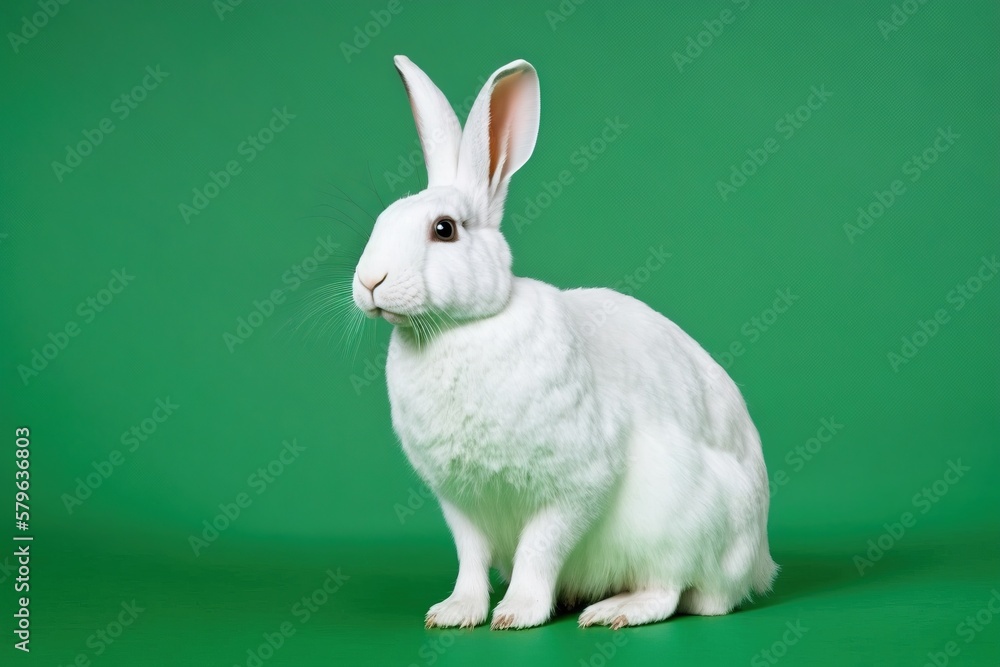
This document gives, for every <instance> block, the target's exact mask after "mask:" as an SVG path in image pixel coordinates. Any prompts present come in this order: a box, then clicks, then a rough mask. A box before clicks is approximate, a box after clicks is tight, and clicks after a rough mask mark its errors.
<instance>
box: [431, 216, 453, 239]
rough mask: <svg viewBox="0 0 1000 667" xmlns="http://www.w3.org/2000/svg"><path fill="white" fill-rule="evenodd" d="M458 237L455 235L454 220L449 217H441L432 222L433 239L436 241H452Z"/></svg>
mask: <svg viewBox="0 0 1000 667" xmlns="http://www.w3.org/2000/svg"><path fill="white" fill-rule="evenodd" d="M457 238H458V237H457V236H456V235H455V221H454V220H452V219H451V218H441V219H440V220H438V221H437V222H435V223H434V239H435V240H437V241H454V240H456V239H457Z"/></svg>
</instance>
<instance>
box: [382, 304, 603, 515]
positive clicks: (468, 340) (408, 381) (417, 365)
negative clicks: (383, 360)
mask: <svg viewBox="0 0 1000 667" xmlns="http://www.w3.org/2000/svg"><path fill="white" fill-rule="evenodd" d="M498 317H500V316H498ZM498 317H495V318H491V320H489V321H487V322H481V323H473V324H470V325H463V326H461V327H456V328H454V329H451V330H449V331H446V332H445V333H443V334H442V335H440V336H438V337H437V338H435V339H434V340H433V341H431V342H429V343H426V344H425V345H423V346H417V345H415V344H414V343H413V342H412V341H410V340H409V339H408V338H407V337H406V336H405V334H401V333H400V332H399V331H395V332H394V333H393V337H392V341H391V343H390V349H389V355H388V362H387V366H386V379H387V385H388V389H389V399H390V403H391V406H392V421H393V427H394V429H395V431H396V433H397V435H398V436H399V438H400V441H401V443H402V447H403V450H404V452H405V453H406V455H407V457H408V458H409V460H410V462H411V464H412V465H413V467H414V468H415V469H416V471H417V472H418V474H420V476H421V477H422V478H423V479H424V480H425V481H426V482H427V483H428V484H429V485H430V486H431V488H433V489H434V490H435V491H436V492H438V493H440V494H443V495H445V496H446V497H449V498H450V499H452V500H455V501H456V502H458V501H461V500H462V499H465V500H468V501H470V502H480V501H488V500H489V499H488V498H484V497H481V496H483V495H484V494H490V493H496V494H501V495H509V494H510V492H511V491H515V492H516V494H517V495H519V496H520V497H524V498H527V499H533V500H537V501H544V500H545V499H547V498H548V497H549V496H552V495H565V492H566V491H567V490H568V489H567V487H572V488H576V489H579V488H580V487H581V486H582V487H586V486H592V485H594V484H603V483H605V479H606V477H607V475H608V472H609V470H610V469H611V468H612V467H614V461H613V460H612V459H615V458H616V457H617V456H618V453H617V451H616V449H615V447H614V445H613V441H614V439H615V430H616V427H615V425H614V424H612V423H609V420H608V418H607V416H606V415H604V414H602V410H601V402H600V401H599V400H598V398H597V393H596V391H595V388H594V378H593V377H592V373H591V370H590V366H589V364H588V363H587V360H586V358H585V357H584V355H583V352H582V350H581V348H580V346H578V345H576V344H575V342H574V340H573V338H572V336H571V335H570V333H569V332H568V331H567V330H566V329H565V328H564V327H559V326H555V325H558V324H559V323H558V322H555V323H550V324H551V325H553V326H550V327H549V328H546V327H545V326H544V325H545V324H546V322H545V321H544V320H545V318H544V317H541V318H538V317H536V318H535V319H534V321H525V319H524V317H523V316H521V317H507V318H502V319H501V321H499V322H497V321H494V320H497V319H498ZM540 320H541V321H540ZM540 324H541V325H542V326H541V328H539V325H540Z"/></svg>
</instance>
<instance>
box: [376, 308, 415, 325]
mask: <svg viewBox="0 0 1000 667" xmlns="http://www.w3.org/2000/svg"><path fill="white" fill-rule="evenodd" d="M372 316H373V317H381V318H382V319H384V320H385V321H386V322H388V323H389V324H395V325H405V324H406V323H407V322H408V320H407V317H406V315H400V314H399V313H394V312H392V311H391V310H386V309H385V308H379V307H377V306H376V308H375V310H374V311H373V312H372Z"/></svg>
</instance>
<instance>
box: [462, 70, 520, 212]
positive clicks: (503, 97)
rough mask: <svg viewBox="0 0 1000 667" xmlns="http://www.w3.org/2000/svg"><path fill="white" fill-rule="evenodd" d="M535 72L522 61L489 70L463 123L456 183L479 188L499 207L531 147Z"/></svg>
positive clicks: (475, 188)
mask: <svg viewBox="0 0 1000 667" xmlns="http://www.w3.org/2000/svg"><path fill="white" fill-rule="evenodd" d="M539 105H540V98H539V92H538V75H537V74H536V72H535V68H534V67H532V66H531V64H530V63H528V62H526V61H524V60H515V61H514V62H512V63H510V64H509V65H505V66H503V67H501V68H500V69H498V70H497V71H496V72H494V73H493V76H491V77H490V79H489V81H487V82H486V85H485V86H484V87H483V89H482V91H481V92H480V93H479V96H478V97H477V98H476V101H475V103H474V104H473V105H472V110H471V111H469V119H468V120H467V121H466V123H465V131H464V132H463V134H462V145H461V148H460V149H459V158H458V181H457V182H458V184H459V185H460V186H461V187H464V188H468V189H472V190H477V189H478V190H482V189H485V190H486V192H485V194H486V195H487V197H488V199H489V200H490V201H491V203H494V204H495V203H496V202H497V200H498V199H499V204H500V205H501V206H502V204H503V197H504V196H505V195H506V193H507V182H508V181H509V180H510V177H511V175H512V174H513V173H514V172H515V171H517V170H518V169H520V168H521V165H523V164H524V163H525V162H526V161H527V160H528V158H529V157H531V152H532V151H533V150H534V149H535V139H536V138H537V137H538V116H539V109H540V106H539Z"/></svg>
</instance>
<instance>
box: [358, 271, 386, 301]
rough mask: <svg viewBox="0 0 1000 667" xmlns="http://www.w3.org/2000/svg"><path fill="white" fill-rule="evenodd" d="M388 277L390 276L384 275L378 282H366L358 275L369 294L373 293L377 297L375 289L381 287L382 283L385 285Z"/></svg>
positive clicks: (370, 280) (369, 280)
mask: <svg viewBox="0 0 1000 667" xmlns="http://www.w3.org/2000/svg"><path fill="white" fill-rule="evenodd" d="M388 277H389V274H388V273H386V274H385V275H383V276H382V277H381V278H379V279H378V280H377V281H376V280H372V279H371V278H369V279H368V280H365V279H364V278H362V277H361V276H360V275H358V280H359V281H360V282H361V284H362V285H364V286H365V288H366V289H367V290H368V291H369V292H371V293H372V296H375V288H376V287H378V286H379V285H381V284H382V283H384V282H385V279H386V278H388Z"/></svg>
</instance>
